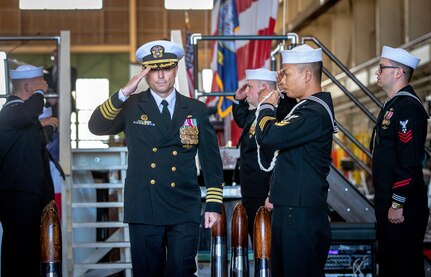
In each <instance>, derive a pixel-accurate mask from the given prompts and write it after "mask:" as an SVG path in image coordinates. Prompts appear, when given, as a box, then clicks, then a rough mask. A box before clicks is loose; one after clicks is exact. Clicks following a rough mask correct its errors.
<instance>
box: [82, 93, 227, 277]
mask: <svg viewBox="0 0 431 277" xmlns="http://www.w3.org/2000/svg"><path fill="white" fill-rule="evenodd" d="M173 93H176V102H175V109H174V113H173V116H172V125H171V127H170V128H169V129H168V130H166V128H165V125H164V122H163V119H162V115H161V113H160V111H159V109H158V107H157V105H156V102H155V100H154V98H153V96H152V95H151V93H150V90H147V91H145V92H141V93H138V94H134V95H131V96H130V97H129V99H128V100H127V101H126V102H122V101H120V100H119V98H118V92H117V93H115V94H114V95H112V96H111V97H110V98H109V99H108V100H107V101H106V102H104V103H103V104H102V105H100V106H99V107H98V108H97V109H96V110H95V111H94V112H93V114H92V116H91V119H90V121H89V128H90V131H91V132H92V133H94V134H98V135H104V134H116V133H119V132H121V131H124V133H125V135H126V143H127V147H128V150H129V162H128V169H127V178H126V183H125V195H124V221H125V222H127V223H129V225H130V227H131V243H132V258H133V255H134V254H135V258H137V257H136V255H138V254H136V253H133V247H135V248H142V249H144V247H147V248H145V251H146V254H143V255H147V256H151V257H154V258H153V261H152V262H153V263H154V264H156V265H157V264H159V266H158V268H159V270H160V271H159V272H153V273H151V274H155V275H152V276H161V275H163V268H164V260H166V259H167V261H168V264H169V260H170V257H171V256H175V257H176V260H178V261H179V262H180V263H181V264H179V265H178V264H176V265H175V267H173V266H172V265H171V266H172V267H169V266H168V265H167V266H166V268H165V276H192V275H193V273H194V270H195V269H196V265H195V261H194V258H195V257H194V255H191V256H188V257H184V255H185V254H186V253H195V254H196V251H197V244H198V238H199V223H200V222H201V213H200V211H201V209H200V208H201V192H200V188H199V184H198V183H197V170H196V162H195V156H196V154H197V153H199V160H200V165H201V169H202V172H203V176H204V181H205V185H206V187H207V197H206V211H207V212H218V213H220V212H221V204H222V182H223V169H222V163H221V158H220V151H219V148H218V146H217V140H216V137H215V133H214V128H213V126H212V124H211V123H210V121H209V119H208V112H207V108H206V106H205V104H204V103H202V102H199V101H197V100H194V99H190V98H187V97H185V96H182V95H181V94H180V93H178V92H176V91H174V92H173ZM184 223H185V224H188V223H189V224H188V225H186V226H188V228H187V230H182V232H185V233H186V236H181V237H168V238H166V240H167V241H168V245H169V244H171V245H172V247H173V248H172V249H173V251H170V250H168V253H167V255H168V256H167V258H166V256H164V253H160V251H161V250H160V249H162V248H163V249H164V246H161V245H151V240H152V238H151V237H150V236H151V235H154V236H157V227H159V226H162V227H165V228H175V226H177V225H178V224H182V226H184ZM135 224H138V225H139V224H145V225H150V226H155V228H156V231H155V232H156V233H155V234H143V235H142V236H141V237H139V238H133V237H132V228H134V227H133V226H134V225H135ZM136 233H139V232H136ZM186 239H187V241H186ZM160 259H162V260H163V261H161V260H160ZM133 266H134V272H136V271H135V270H138V269H137V268H135V267H137V266H146V265H140V264H135V263H134V265H133ZM156 267H157V266H156Z"/></svg>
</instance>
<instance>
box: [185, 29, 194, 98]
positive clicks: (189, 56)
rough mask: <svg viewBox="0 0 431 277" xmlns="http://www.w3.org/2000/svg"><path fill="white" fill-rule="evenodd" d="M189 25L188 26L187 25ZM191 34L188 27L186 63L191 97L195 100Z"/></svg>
mask: <svg viewBox="0 0 431 277" xmlns="http://www.w3.org/2000/svg"><path fill="white" fill-rule="evenodd" d="M187 25H188V24H187ZM190 37H191V33H190V28H189V27H188V26H187V27H186V55H185V62H186V71H187V80H188V83H189V96H190V97H192V98H193V91H194V83H193V81H194V77H193V68H194V57H193V53H194V51H193V45H192V43H191V41H190Z"/></svg>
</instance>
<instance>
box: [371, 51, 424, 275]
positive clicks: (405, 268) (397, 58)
mask: <svg viewBox="0 0 431 277" xmlns="http://www.w3.org/2000/svg"><path fill="white" fill-rule="evenodd" d="M419 61H420V59H419V58H417V57H415V56H413V55H411V54H410V53H408V52H407V51H405V50H403V49H400V48H391V47H388V46H384V47H383V51H382V57H381V60H380V64H379V68H378V70H377V71H376V76H377V84H378V85H379V87H381V88H382V89H383V90H384V91H385V92H386V96H387V99H386V101H385V103H384V106H383V108H382V110H381V111H380V113H379V116H378V118H377V123H376V126H375V128H374V132H373V136H372V140H371V150H372V152H373V185H374V190H375V200H374V202H375V212H376V218H377V240H378V249H379V251H378V262H379V270H380V274H379V276H383V277H384V276H424V262H423V261H424V260H423V254H422V250H423V245H422V243H423V239H424V235H425V229H426V225H427V221H428V213H429V212H428V207H427V191H426V186H425V184H424V179H423V175H422V165H421V163H422V161H423V159H424V156H425V149H424V144H425V139H426V134H427V119H428V115H427V113H426V111H425V109H424V108H423V106H422V103H421V101H420V99H419V98H418V97H417V95H416V93H415V92H414V90H413V88H412V87H411V86H410V85H409V81H410V79H411V77H412V74H413V70H414V69H415V68H416V67H417V66H418V64H419Z"/></svg>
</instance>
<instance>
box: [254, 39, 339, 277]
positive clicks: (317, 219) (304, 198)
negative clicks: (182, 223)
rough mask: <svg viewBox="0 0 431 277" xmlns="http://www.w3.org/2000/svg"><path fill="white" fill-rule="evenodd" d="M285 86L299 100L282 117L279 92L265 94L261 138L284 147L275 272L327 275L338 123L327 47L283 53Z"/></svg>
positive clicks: (277, 177) (275, 198)
mask: <svg viewBox="0 0 431 277" xmlns="http://www.w3.org/2000/svg"><path fill="white" fill-rule="evenodd" d="M281 54H282V62H283V68H282V70H281V72H280V75H281V76H282V77H281V83H280V84H279V87H281V88H282V89H283V90H284V93H285V94H286V95H287V96H289V97H291V98H296V99H298V100H299V103H298V104H297V105H296V106H295V107H293V109H292V110H291V111H290V112H289V114H288V115H287V116H286V117H285V119H283V120H281V121H277V120H276V118H275V106H276V104H277V101H278V100H277V98H278V97H277V95H276V93H273V94H272V95H270V96H268V97H269V98H267V99H266V96H267V95H269V94H267V93H261V94H260V95H259V102H260V101H264V104H262V105H261V107H260V108H259V116H258V118H257V127H256V138H257V143H258V144H259V145H260V146H261V147H263V148H277V149H279V152H278V158H277V162H276V163H275V167H274V170H273V172H272V178H271V183H270V192H271V195H270V202H271V203H272V204H273V205H274V208H273V211H272V224H271V225H272V243H271V247H272V275H273V276H298V277H307V276H309V277H315V276H325V274H324V271H323V269H324V266H325V262H326V258H327V255H328V250H329V246H330V241H331V231H330V226H329V222H328V216H327V203H326V200H327V196H328V188H329V185H328V182H327V180H326V177H327V175H328V173H329V165H330V163H331V148H332V135H333V132H336V130H337V127H336V125H335V121H334V111H333V104H332V99H331V95H330V93H328V92H322V88H321V76H322V50H321V49H320V48H319V49H313V48H311V47H310V46H308V45H305V44H304V45H300V46H297V47H295V48H293V49H291V50H284V51H282V52H281Z"/></svg>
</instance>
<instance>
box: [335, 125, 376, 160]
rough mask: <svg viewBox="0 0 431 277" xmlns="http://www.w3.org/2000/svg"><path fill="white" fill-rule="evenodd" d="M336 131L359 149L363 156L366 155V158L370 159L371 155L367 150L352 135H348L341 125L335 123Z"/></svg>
mask: <svg viewBox="0 0 431 277" xmlns="http://www.w3.org/2000/svg"><path fill="white" fill-rule="evenodd" d="M337 126H338V129H339V130H340V131H341V132H342V133H343V134H344V135H345V136H346V137H347V138H348V139H349V140H350V141H351V142H353V144H354V145H355V146H356V147H358V148H359V149H361V151H362V152H364V154H365V155H367V157H368V158H370V159H372V157H373V155H372V154H371V152H370V151H368V149H367V148H366V147H365V146H364V145H362V143H360V142H359V141H358V140H357V139H356V138H355V137H354V136H353V135H352V133H350V132H349V131H348V130H347V129H346V128H344V126H343V125H341V123H340V122H337Z"/></svg>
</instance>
